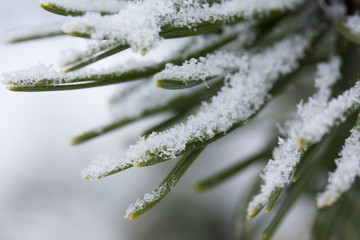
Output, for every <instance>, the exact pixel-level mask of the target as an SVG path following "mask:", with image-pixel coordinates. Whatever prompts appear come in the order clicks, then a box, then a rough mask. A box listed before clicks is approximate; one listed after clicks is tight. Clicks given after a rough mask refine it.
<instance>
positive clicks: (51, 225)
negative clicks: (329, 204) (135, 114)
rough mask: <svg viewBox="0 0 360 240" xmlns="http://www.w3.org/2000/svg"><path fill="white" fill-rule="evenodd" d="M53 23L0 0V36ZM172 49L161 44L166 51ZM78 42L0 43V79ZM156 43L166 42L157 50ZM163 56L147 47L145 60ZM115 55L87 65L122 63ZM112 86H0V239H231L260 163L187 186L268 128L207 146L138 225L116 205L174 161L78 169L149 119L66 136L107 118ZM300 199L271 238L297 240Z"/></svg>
mask: <svg viewBox="0 0 360 240" xmlns="http://www.w3.org/2000/svg"><path fill="white" fill-rule="evenodd" d="M74 1H76V0H74ZM62 19H63V18H62V17H60V16H55V15H53V14H51V13H48V12H46V11H44V10H42V9H41V8H40V7H39V4H38V3H37V1H32V0H12V1H10V0H7V1H5V0H2V1H0V34H1V35H0V38H1V39H3V37H4V36H5V35H6V32H8V31H11V30H12V29H14V28H17V27H24V26H25V27H26V26H34V25H39V24H40V25H41V24H43V23H48V22H52V21H61V20H62ZM172 44H176V41H174V42H172V43H170V44H169V43H167V46H165V48H166V47H169V46H171V45H172ZM85 45H86V41H85V40H83V39H75V38H71V37H66V36H63V37H54V38H51V39H46V40H37V41H31V42H26V43H18V44H14V45H6V44H4V43H1V44H0V74H1V73H4V72H10V71H16V70H20V69H23V68H29V67H31V66H33V65H36V64H37V63H39V62H41V63H45V64H46V65H49V64H54V65H56V66H57V65H58V59H59V58H60V56H61V54H62V52H63V51H64V50H66V49H69V48H73V47H79V48H81V47H84V46H85ZM165 45H166V44H165ZM157 54H159V55H161V54H166V53H164V51H162V50H161V49H160V50H157V51H155V53H152V54H150V57H156V56H157ZM129 57H135V58H140V57H139V56H138V55H135V54H133V53H131V52H126V53H121V54H118V55H117V56H114V57H112V58H110V59H108V60H105V61H102V62H101V63H99V64H97V65H95V66H94V67H95V68H96V67H102V66H106V65H107V64H110V63H112V62H122V61H125V60H126V59H127V58H129ZM115 90H116V86H108V87H101V88H96V89H87V90H77V91H66V92H50V93H17V92H10V91H8V90H6V89H5V87H4V86H0V239H2V240H20V239H21V240H23V239H27V240H35V239H36V240H43V239H44V240H45V239H52V240H57V239H59V240H60V239H61V240H63V239H87V240H95V239H107V240H115V239H117V240H122V239H134V240H135V239H197V240H201V239H204V240H205V239H206V240H209V239H236V234H234V231H233V229H234V224H233V222H234V217H235V210H236V208H237V206H238V204H239V201H240V202H241V198H242V196H243V195H244V194H243V193H244V191H245V190H246V189H247V188H248V187H249V185H250V184H251V182H253V181H254V179H255V177H256V175H257V174H258V173H259V171H260V170H261V167H262V166H259V165H256V166H252V167H250V169H249V170H248V171H246V172H243V173H242V174H241V175H239V176H237V177H234V178H233V179H231V180H230V181H228V182H226V183H225V184H223V185H222V186H220V187H218V188H216V189H214V190H211V191H209V192H206V193H202V194H197V193H195V192H194V191H193V190H192V184H193V183H194V182H196V181H198V180H200V179H202V178H203V177H205V176H208V175H210V174H212V173H215V172H217V171H218V170H220V169H222V168H223V167H225V166H228V165H229V164H231V163H232V162H235V161H238V160H240V159H241V158H243V157H245V156H247V155H249V154H251V153H253V152H255V151H256V150H257V149H258V148H259V147H261V146H262V144H263V143H264V142H265V141H266V140H267V138H268V136H267V134H266V133H268V132H269V129H270V127H269V125H266V124H262V123H259V122H258V123H254V124H257V126H256V127H255V129H256V131H254V130H253V129H254V128H252V129H249V128H245V129H241V130H238V131H236V132H234V133H231V134H230V135H229V136H228V137H226V138H224V139H222V140H221V141H219V142H217V143H215V144H212V145H211V147H208V148H207V149H206V151H205V152H204V153H203V154H202V156H201V157H200V158H199V159H198V160H197V161H196V162H195V163H194V165H193V166H192V167H191V168H190V170H189V171H188V172H187V173H186V174H185V175H184V177H183V179H182V180H181V181H180V182H179V184H178V185H177V186H176V188H175V189H174V190H173V191H172V192H171V193H170V194H169V195H168V197H167V198H166V199H164V200H163V201H162V202H161V203H160V204H158V206H156V207H155V208H154V209H152V210H151V211H150V212H148V213H146V214H144V215H143V216H141V217H139V218H138V219H135V220H132V221H129V220H125V219H124V218H123V215H124V212H125V209H126V207H127V206H128V205H129V204H130V203H131V202H133V201H134V200H136V198H138V197H142V196H143V194H144V193H145V192H149V191H151V190H152V189H153V188H155V187H156V186H157V184H159V183H160V182H161V181H162V179H163V178H164V177H165V176H166V174H167V171H169V169H170V168H171V167H172V166H173V165H174V164H175V162H174V161H169V162H166V163H163V164H160V165H157V166H153V167H146V168H135V169H130V170H128V171H125V172H123V173H120V174H116V175H115V176H112V177H109V178H106V179H103V180H101V181H97V182H90V181H86V180H84V179H82V178H81V177H80V171H81V169H82V168H84V167H86V166H87V164H88V163H89V162H90V161H91V159H92V158H93V157H94V156H95V155H97V154H102V153H106V154H111V155H118V154H121V153H122V152H123V151H124V150H125V149H126V146H127V145H128V144H131V143H132V142H134V141H135V140H136V138H137V136H138V135H139V134H140V133H141V132H142V130H144V129H145V128H146V126H150V125H151V124H152V123H154V122H156V121H157V119H152V120H150V121H146V122H141V123H138V124H133V125H131V126H129V127H127V128H124V129H122V130H120V131H117V132H115V133H112V134H108V135H106V136H104V137H101V138H98V139H95V140H93V141H91V142H88V143H85V144H83V145H81V146H77V147H71V146H70V144H69V143H70V139H71V137H73V136H75V135H76V134H79V133H82V132H83V131H86V130H88V129H91V128H93V127H96V126H98V125H101V124H103V123H105V122H108V121H110V116H109V113H108V99H109V97H110V96H111V94H112V93H113V92H114V91H115ZM311 201H312V200H307V199H303V201H300V202H299V203H298V204H297V205H296V206H295V208H294V209H293V210H292V211H291V213H290V215H289V216H288V217H287V218H286V219H285V222H286V224H285V225H283V226H282V228H281V229H280V231H279V232H278V234H277V235H276V236H275V237H274V239H306V238H307V232H308V231H309V224H311V222H310V219H311V217H312V214H313V212H314V204H313V202H311Z"/></svg>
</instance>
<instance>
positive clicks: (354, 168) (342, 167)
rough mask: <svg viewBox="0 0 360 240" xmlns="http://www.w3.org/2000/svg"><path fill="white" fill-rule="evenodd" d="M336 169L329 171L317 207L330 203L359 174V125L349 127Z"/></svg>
mask: <svg viewBox="0 0 360 240" xmlns="http://www.w3.org/2000/svg"><path fill="white" fill-rule="evenodd" d="M335 163H336V166H337V167H336V170H335V171H334V172H332V173H329V179H328V184H327V185H326V188H325V191H324V192H323V193H321V194H319V195H318V196H317V205H318V207H324V206H330V205H332V204H333V203H334V202H335V201H336V200H337V199H338V198H339V197H340V196H341V194H342V193H343V192H346V191H347V190H349V189H350V187H351V185H352V183H353V182H354V181H355V177H356V176H359V175H360V132H359V126H355V127H354V128H353V129H351V135H350V137H349V138H348V139H346V141H345V145H344V147H343V149H342V151H341V152H340V158H338V159H336V160H335Z"/></svg>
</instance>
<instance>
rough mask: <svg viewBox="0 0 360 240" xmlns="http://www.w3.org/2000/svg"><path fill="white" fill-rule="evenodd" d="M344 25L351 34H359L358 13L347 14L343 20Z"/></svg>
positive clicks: (359, 17) (359, 22) (359, 18)
mask: <svg viewBox="0 0 360 240" xmlns="http://www.w3.org/2000/svg"><path fill="white" fill-rule="evenodd" d="M345 26H347V27H348V28H349V29H350V31H351V32H352V33H353V34H360V16H359V14H355V15H352V16H348V17H347V18H346V21H345Z"/></svg>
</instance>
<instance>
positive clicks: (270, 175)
mask: <svg viewBox="0 0 360 240" xmlns="http://www.w3.org/2000/svg"><path fill="white" fill-rule="evenodd" d="M340 66H341V61H340V59H339V58H337V57H333V58H332V59H331V60H330V61H329V62H326V63H320V64H318V65H317V71H316V76H315V87H316V88H317V89H318V91H317V92H316V93H315V94H314V96H313V97H310V98H309V101H308V102H307V103H306V104H302V103H301V104H299V105H298V110H297V114H296V118H295V119H294V120H293V121H290V122H288V123H286V127H285V129H284V130H283V133H284V135H285V137H286V138H285V139H284V138H279V142H278V146H277V147H276V148H275V149H274V150H273V158H272V159H270V160H269V162H268V164H267V165H266V167H265V169H264V172H263V174H262V175H261V177H262V178H263V180H264V184H263V185H262V186H261V189H260V193H259V194H258V195H256V196H255V197H254V199H253V200H252V201H251V202H250V204H249V206H248V215H249V217H251V216H252V215H253V214H254V213H255V212H256V209H258V208H259V207H260V206H264V205H265V204H266V203H267V202H268V201H269V199H270V198H271V196H273V194H274V193H275V192H276V190H277V189H281V188H283V187H285V185H286V184H287V183H288V182H289V179H290V177H291V174H292V173H293V171H294V168H295V166H296V165H297V164H298V162H299V161H300V157H301V155H302V152H303V149H302V146H299V144H298V139H299V133H300V132H301V130H302V129H303V128H304V126H306V125H307V122H309V121H311V119H312V118H313V117H314V115H316V114H318V112H319V111H321V110H322V108H324V107H325V106H326V104H327V101H328V99H329V97H330V96H331V90H330V87H331V86H332V85H333V84H334V83H335V82H336V81H337V80H338V79H339V78H340Z"/></svg>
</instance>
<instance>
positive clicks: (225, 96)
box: [83, 35, 311, 178]
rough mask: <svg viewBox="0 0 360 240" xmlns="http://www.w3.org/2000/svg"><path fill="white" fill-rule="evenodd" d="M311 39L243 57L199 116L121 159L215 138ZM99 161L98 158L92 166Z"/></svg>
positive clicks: (136, 161) (163, 153)
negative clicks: (237, 69) (237, 68)
mask: <svg viewBox="0 0 360 240" xmlns="http://www.w3.org/2000/svg"><path fill="white" fill-rule="evenodd" d="M309 39H311V38H309V37H308V36H299V35H295V36H291V37H289V38H286V39H284V40H282V41H281V42H279V43H277V44H275V45H274V46H273V47H269V48H267V49H266V50H264V51H263V52H261V53H259V54H256V55H254V56H250V57H243V58H242V62H241V64H240V65H239V71H238V72H237V73H235V74H232V75H229V76H228V78H227V84H226V85H225V86H224V87H223V88H222V90H221V91H220V92H219V93H218V95H217V96H214V97H213V98H212V99H211V102H210V103H203V105H202V107H201V109H200V110H199V112H198V113H197V114H196V115H195V116H190V117H189V118H188V121H187V122H186V123H185V124H181V125H176V126H175V127H173V128H171V129H169V130H167V131H164V132H161V133H153V134H151V135H150V136H149V137H148V138H147V139H145V138H140V140H139V141H138V142H137V143H136V144H135V145H132V146H130V147H129V149H128V150H127V151H126V153H125V155H124V156H122V157H120V158H119V162H122V163H123V164H130V165H146V164H147V162H149V161H151V160H152V157H153V156H154V155H156V156H158V158H160V159H165V160H166V159H171V158H175V157H176V156H177V155H178V154H180V153H181V152H182V151H184V150H185V148H186V145H187V144H188V143H189V142H194V141H204V140H209V139H212V138H213V137H214V136H215V135H216V134H224V133H226V132H227V131H228V130H229V129H230V128H231V127H233V126H234V125H235V124H239V123H241V122H243V121H246V120H248V119H249V118H250V117H251V116H253V115H254V114H255V113H256V112H257V111H258V110H259V109H260V108H261V107H262V106H263V105H264V103H265V102H266V100H267V99H268V98H269V95H268V92H269V90H270V89H271V88H272V86H273V84H274V82H275V81H276V80H277V79H278V78H279V77H280V76H282V75H285V74H288V73H290V72H292V71H293V70H294V69H296V68H297V67H298V63H297V61H298V60H299V59H300V58H302V57H303V56H304V50H305V49H306V48H307V47H308V45H309V43H310V40H309ZM98 161H99V160H98V159H95V160H94V162H93V163H91V164H90V167H92V166H93V165H94V164H95V165H96V164H97V162H98ZM107 171H111V170H107ZM94 173H95V172H94ZM95 174H96V176H104V175H106V174H107V172H102V169H99V172H97V173H95ZM83 176H84V177H91V178H92V177H93V176H86V175H83Z"/></svg>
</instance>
